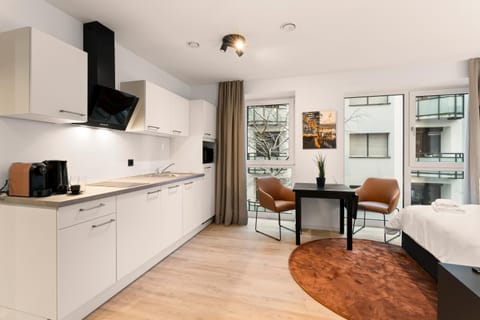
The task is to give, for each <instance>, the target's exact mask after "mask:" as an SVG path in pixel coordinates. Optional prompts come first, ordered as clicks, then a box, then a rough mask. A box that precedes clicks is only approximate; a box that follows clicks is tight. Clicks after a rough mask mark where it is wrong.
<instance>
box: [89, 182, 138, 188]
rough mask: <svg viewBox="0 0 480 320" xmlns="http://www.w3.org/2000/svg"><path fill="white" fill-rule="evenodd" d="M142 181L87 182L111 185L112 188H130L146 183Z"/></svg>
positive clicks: (91, 184) (97, 184) (94, 184)
mask: <svg viewBox="0 0 480 320" xmlns="http://www.w3.org/2000/svg"><path fill="white" fill-rule="evenodd" d="M146 184H147V183H142V182H128V181H101V182H95V183H90V184H88V185H89V186H95V187H112V188H131V187H138V186H143V185H146Z"/></svg>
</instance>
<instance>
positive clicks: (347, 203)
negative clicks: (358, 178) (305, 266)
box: [293, 183, 358, 250]
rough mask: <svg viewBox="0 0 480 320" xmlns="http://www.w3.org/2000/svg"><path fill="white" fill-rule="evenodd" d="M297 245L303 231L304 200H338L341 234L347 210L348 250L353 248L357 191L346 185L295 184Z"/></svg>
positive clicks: (343, 230)
mask: <svg viewBox="0 0 480 320" xmlns="http://www.w3.org/2000/svg"><path fill="white" fill-rule="evenodd" d="M293 191H295V218H296V222H295V243H296V244H297V245H299V244H300V236H301V231H302V198H317V199H338V200H339V201H340V203H339V206H340V210H339V211H340V212H339V214H340V233H341V234H344V233H345V226H344V221H345V208H347V250H352V248H353V240H352V238H353V225H352V221H353V216H354V215H355V214H356V210H357V204H358V196H357V195H356V194H355V190H354V189H351V188H350V187H348V186H346V185H344V184H326V185H325V186H324V187H318V186H317V184H315V183H295V184H294V186H293Z"/></svg>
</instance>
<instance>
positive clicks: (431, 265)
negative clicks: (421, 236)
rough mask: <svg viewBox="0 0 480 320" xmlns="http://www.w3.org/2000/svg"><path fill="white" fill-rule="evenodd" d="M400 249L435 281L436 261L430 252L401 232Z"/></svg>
mask: <svg viewBox="0 0 480 320" xmlns="http://www.w3.org/2000/svg"><path fill="white" fill-rule="evenodd" d="M402 248H403V249H404V250H405V251H406V252H407V253H408V254H409V255H410V256H411V257H412V258H413V259H414V260H415V261H417V263H418V264H419V265H420V266H421V267H422V268H423V269H425V271H427V272H428V273H429V274H430V275H431V276H432V277H433V278H434V279H435V280H437V268H438V262H439V261H438V260H437V258H435V257H434V256H433V255H432V254H431V253H430V252H428V251H427V250H425V249H424V248H423V247H422V246H420V245H419V244H418V243H416V242H415V240H413V239H412V238H411V237H410V236H409V235H408V234H406V233H405V232H402Z"/></svg>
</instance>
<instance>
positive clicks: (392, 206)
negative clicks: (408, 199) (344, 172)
mask: <svg viewBox="0 0 480 320" xmlns="http://www.w3.org/2000/svg"><path fill="white" fill-rule="evenodd" d="M355 192H356V194H357V196H358V207H357V209H363V225H362V226H361V227H360V228H359V229H358V230H356V231H355V232H354V234H355V233H357V232H358V231H360V230H362V229H363V228H364V227H365V215H366V214H365V212H366V211H370V212H377V213H381V214H382V215H383V227H384V229H385V223H386V218H385V215H387V214H390V213H392V212H393V211H395V210H398V208H397V204H398V200H399V199H400V188H399V187H398V182H397V180H396V179H387V178H367V180H365V181H364V182H363V184H362V185H361V186H360V187H359V188H358V189H356V190H355ZM356 218H357V214H355V220H356ZM354 227H355V221H354ZM398 236H400V234H398V235H396V236H395V237H393V238H390V239H388V241H387V234H386V232H385V231H384V233H383V239H384V241H385V242H390V241H392V240H393V239H395V238H397V237H398Z"/></svg>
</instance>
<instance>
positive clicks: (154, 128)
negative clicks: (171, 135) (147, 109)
mask: <svg viewBox="0 0 480 320" xmlns="http://www.w3.org/2000/svg"><path fill="white" fill-rule="evenodd" d="M147 129H148V130H150V129H153V130H159V129H160V127H157V126H147Z"/></svg>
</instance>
